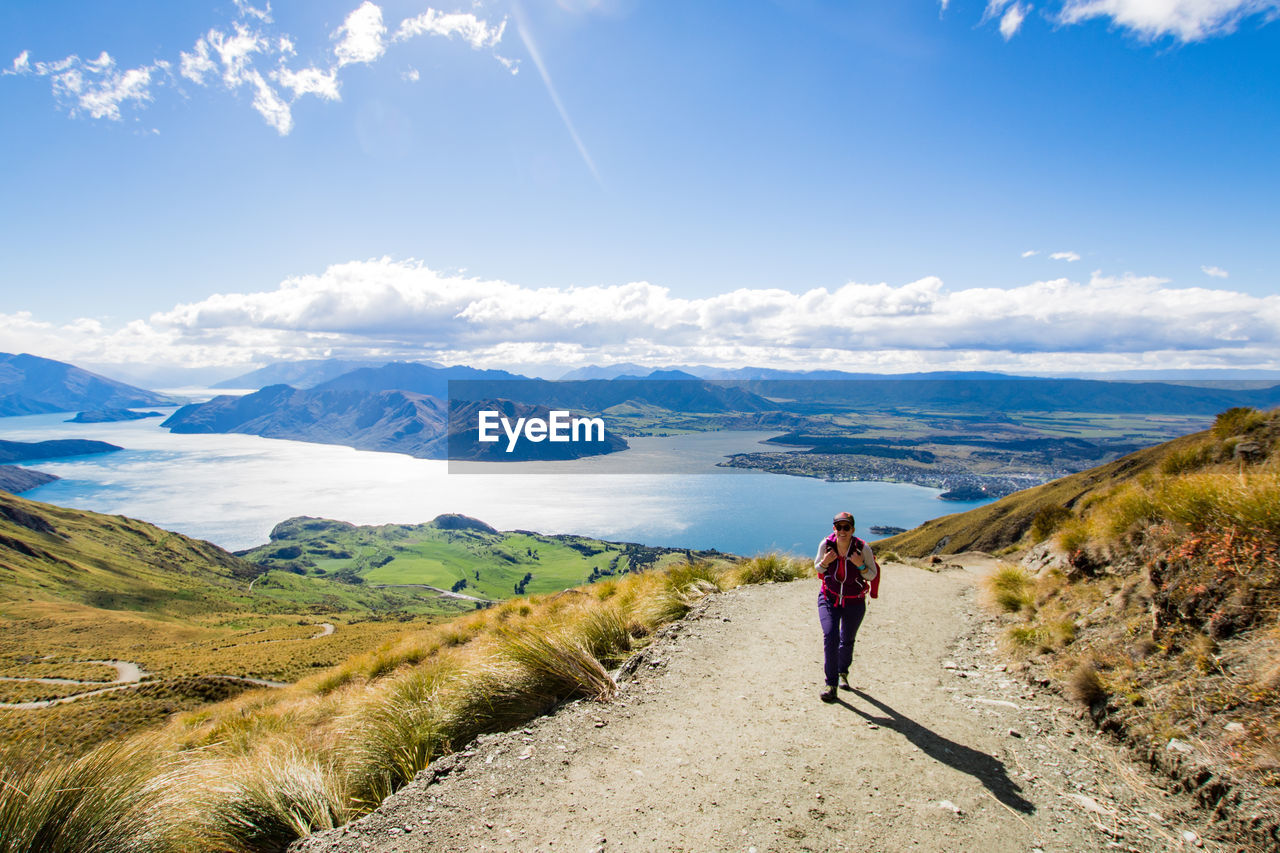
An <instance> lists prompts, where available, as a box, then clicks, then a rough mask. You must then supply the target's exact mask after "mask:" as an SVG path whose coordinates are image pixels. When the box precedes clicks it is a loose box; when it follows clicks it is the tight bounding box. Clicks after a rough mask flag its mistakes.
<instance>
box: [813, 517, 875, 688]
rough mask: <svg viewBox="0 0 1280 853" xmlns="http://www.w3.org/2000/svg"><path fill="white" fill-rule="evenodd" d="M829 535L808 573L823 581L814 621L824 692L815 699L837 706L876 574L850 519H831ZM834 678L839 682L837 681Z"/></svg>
mask: <svg viewBox="0 0 1280 853" xmlns="http://www.w3.org/2000/svg"><path fill="white" fill-rule="evenodd" d="M831 526H832V528H833V532H832V533H831V535H830V536H828V537H826V538H825V539H823V540H822V542H821V543H820V544H819V545H818V556H817V557H815V558H814V560H813V568H814V570H815V571H816V572H817V573H818V576H819V577H820V578H822V590H821V591H820V592H819V593H818V622H819V623H820V624H821V625H822V650H823V655H824V669H825V675H826V681H827V689H826V690H825V691H823V693H822V695H821V696H820V697H819V698H821V699H822V701H823V702H834V701H836V687H837V683H839V684H840V685H843V686H844V688H845V689H846V690H852V689H853V688H852V687H851V686H850V685H849V665H850V664H851V663H853V643H854V641H855V640H856V639H857V637H858V626H859V625H861V624H862V617H863V616H865V615H866V613H867V593H868V592H869V593H871V597H872V598H875V597H876V594H877V592H878V589H877V587H879V585H880V583H879V580H880V571H879V568H878V567H877V565H876V558H875V555H874V554H873V553H871V546H870V545H868V544H867V543H866V542H863V541H862V540H861V539H859V538H858V537H856V536H854V535H853V528H854V522H853V516H852V515H851V514H850V513H847V512H842V513H838V514H837V515H836V517H835V518H833V519H832V520H831ZM837 679H838V681H837Z"/></svg>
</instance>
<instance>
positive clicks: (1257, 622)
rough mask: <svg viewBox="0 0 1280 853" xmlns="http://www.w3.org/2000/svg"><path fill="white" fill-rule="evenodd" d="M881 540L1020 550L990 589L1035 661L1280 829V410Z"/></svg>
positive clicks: (1246, 413)
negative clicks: (1016, 561)
mask: <svg viewBox="0 0 1280 853" xmlns="http://www.w3.org/2000/svg"><path fill="white" fill-rule="evenodd" d="M878 548H879V550H880V552H881V553H884V554H888V553H889V552H891V551H896V552H897V553H899V554H906V555H911V556H914V557H917V558H928V562H938V563H943V564H945V562H946V561H947V559H953V558H949V557H947V556H946V555H950V554H954V553H956V552H959V551H964V550H966V549H971V548H985V549H991V550H996V551H997V552H998V553H1004V554H1006V555H1007V556H1008V558H1009V559H1010V560H1014V559H1019V560H1020V564H1018V565H1015V564H1012V563H1011V564H1009V565H1007V566H1006V567H1005V568H1004V569H1002V570H1001V571H1000V572H998V573H997V575H996V576H995V577H994V578H993V581H992V583H991V585H990V589H989V592H990V596H991V599H992V601H993V602H994V603H995V605H996V606H998V607H999V608H1000V609H1001V610H1003V611H1004V612H1005V613H1006V614H1007V615H1006V616H1005V619H1006V626H1005V630H1004V636H1003V642H1004V644H1005V647H1006V649H1007V650H1008V652H1009V653H1010V654H1011V655H1013V656H1014V657H1015V658H1016V659H1018V660H1019V661H1020V663H1019V664H1018V666H1019V667H1021V668H1023V669H1024V670H1025V671H1026V672H1027V673H1028V675H1029V676H1030V677H1031V678H1033V679H1036V680H1042V681H1043V682H1044V683H1046V684H1054V685H1055V686H1057V688H1058V689H1059V690H1061V691H1062V692H1063V693H1064V694H1066V695H1069V696H1071V697H1073V698H1074V699H1076V700H1077V701H1079V702H1080V703H1081V704H1082V705H1083V706H1085V707H1086V708H1087V709H1088V711H1089V713H1090V715H1091V716H1092V718H1093V720H1094V721H1095V722H1096V723H1097V724H1098V725H1099V726H1100V727H1102V728H1104V729H1106V730H1109V731H1112V732H1114V733H1116V734H1117V735H1119V736H1120V737H1121V738H1122V739H1124V741H1125V742H1127V743H1129V744H1130V745H1131V746H1132V748H1134V749H1135V750H1136V751H1137V752H1138V754H1140V755H1142V756H1144V757H1145V758H1146V759H1147V760H1149V761H1150V762H1151V763H1152V764H1153V765H1155V766H1158V767H1161V768H1164V769H1165V770H1167V771H1168V772H1170V773H1171V774H1173V775H1174V776H1175V778H1178V779H1180V780H1181V781H1182V783H1183V784H1184V785H1186V786H1188V789H1190V790H1194V791H1196V793H1197V796H1198V797H1199V798H1200V799H1201V801H1202V802H1203V803H1204V804H1205V805H1206V806H1208V807H1211V808H1215V809H1217V810H1218V811H1219V812H1221V813H1232V814H1235V815H1237V816H1245V817H1247V816H1248V815H1249V814H1254V815H1256V819H1254V824H1256V825H1257V826H1261V827H1266V828H1267V829H1266V832H1267V833H1272V834H1271V835H1268V836H1267V837H1268V838H1270V839H1271V843H1273V844H1274V843H1280V795H1278V794H1277V790H1280V410H1277V411H1272V412H1270V413H1263V412H1259V411H1257V410H1254V409H1249V408H1242V407H1240V408H1233V409H1229V410H1227V411H1225V412H1222V413H1221V414H1219V415H1218V417H1217V419H1216V421H1215V424H1214V427H1213V428H1212V429H1211V430H1208V431H1206V432H1202V433H1197V434H1195V435H1190V436H1186V437H1184V438H1181V439H1178V440H1176V441H1173V442H1169V443H1167V444H1164V445H1160V446H1157V447H1152V448H1148V449H1147V450H1143V451H1139V452H1138V453H1134V454H1131V455H1129V456H1126V457H1124V458H1123V459H1119V460H1117V461H1115V462H1113V463H1111V464H1109V465H1105V466H1102V467H1101V468H1098V469H1094V470H1091V471H1088V472H1083V473H1081V474H1078V475H1075V476H1072V477H1068V478H1064V479H1063V480H1060V481H1057V482H1054V483H1049V484H1046V485H1044V486H1041V487H1038V488H1035V489H1028V490H1026V491H1025V492H1021V493H1017V494H1014V495H1010V496H1009V497H1007V498H1005V499H1003V500H1001V501H997V502H996V503H994V504H991V505H988V506H985V507H982V508H979V509H977V510H973V511H970V512H967V513H963V514H957V515H954V516H948V517H946V518H943V519H938V520H935V521H933V522H929V523H928V524H925V525H922V526H921V527H920V528H917V529H916V530H914V531H910V532H907V533H903V534H900V535H898V536H894V537H891V538H890V539H886V540H882V541H881V542H880V543H878ZM940 555H941V556H940ZM1242 819H1244V818H1242Z"/></svg>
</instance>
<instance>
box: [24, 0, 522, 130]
mask: <svg viewBox="0 0 1280 853" xmlns="http://www.w3.org/2000/svg"><path fill="white" fill-rule="evenodd" d="M234 5H235V8H236V12H237V14H236V19H235V20H234V21H233V22H232V24H231V27H230V28H229V29H227V28H219V27H213V28H211V29H209V30H208V31H207V32H206V33H205V34H204V35H202V36H200V37H198V38H197V39H196V41H195V43H194V45H193V46H192V48H191V50H190V51H189V52H188V51H179V52H178V60H177V62H176V72H177V75H178V76H177V77H175V75H174V69H173V64H171V63H170V62H168V61H166V60H159V59H158V60H155V61H153V62H152V63H150V64H148V65H142V66H138V67H135V68H129V69H124V70H122V69H120V68H118V67H117V64H116V61H115V60H114V59H113V58H112V57H111V56H110V55H109V54H108V53H107V52H105V51H103V52H102V53H101V54H100V55H99V57H98V58H97V59H93V60H88V61H85V60H81V59H80V58H79V57H78V56H75V55H72V56H68V57H66V58H65V59H62V60H58V61H55V62H35V63H33V62H32V61H31V54H30V51H26V50H24V51H22V52H21V53H20V54H18V56H17V57H15V58H14V60H13V62H12V64H11V67H10V68H6V69H2V70H0V75H3V76H20V75H32V76H39V77H48V78H50V80H51V83H52V88H53V94H54V97H55V98H56V99H57V100H58V101H59V103H60V104H62V105H63V106H64V107H65V108H66V109H67V110H68V112H70V113H71V114H72V115H77V114H80V113H87V114H88V115H90V116H92V117H94V118H106V119H116V120H118V119H119V118H120V117H121V107H122V106H123V105H125V104H129V105H131V106H134V107H140V106H142V105H144V104H146V103H148V102H150V101H152V100H153V89H154V86H155V84H157V83H159V82H165V81H168V82H171V83H180V82H181V80H186V81H190V82H192V83H195V84H198V85H200V86H206V87H208V86H215V87H216V86H217V85H218V84H221V88H223V89H225V90H226V91H233V92H234V91H237V90H239V89H241V88H248V89H249V91H250V92H251V93H252V99H251V104H252V106H253V108H254V109H255V110H256V111H257V112H258V113H259V114H260V115H261V116H262V117H263V119H264V120H265V121H266V122H267V124H268V125H270V126H271V127H273V128H275V130H276V131H277V132H278V133H280V134H281V135H282V136H283V135H286V134H288V133H289V132H290V131H291V130H292V129H293V116H292V109H291V104H292V102H294V101H296V100H297V99H298V98H300V97H302V96H303V95H315V96H317V97H319V98H322V99H324V100H328V101H340V100H341V96H340V81H339V79H338V73H339V71H340V69H342V68H343V67H345V66H347V65H352V64H358V63H363V64H370V63H374V62H376V61H378V60H379V59H380V58H382V56H383V55H384V54H385V53H386V50H387V47H388V45H389V44H390V42H389V41H388V39H387V28H386V26H385V25H384V23H383V19H382V9H381V8H380V7H379V6H378V5H376V4H375V3H373V2H370V0H365V2H363V3H361V4H360V5H359V6H358V7H357V8H356V9H354V10H353V11H352V12H351V13H350V14H348V15H347V17H346V19H345V20H344V21H343V23H342V25H341V26H340V27H339V28H338V29H337V31H335V32H334V33H333V34H332V35H331V41H332V51H333V62H332V64H331V65H330V66H329V67H327V68H325V67H321V66H318V65H316V64H314V63H309V64H306V65H305V67H302V68H292V67H289V66H287V65H286V64H285V61H286V60H287V59H289V58H291V57H296V56H297V55H298V47H297V45H296V43H295V42H294V39H293V38H292V37H291V36H289V35H288V34H285V33H273V32H271V25H273V24H274V20H273V18H272V16H271V6H270V4H269V3H267V4H264V6H263V8H258V7H256V6H253V5H251V4H250V3H249V2H248V1H247V0H235V4H234ZM505 29H506V20H505V19H503V20H502V21H500V22H499V23H497V24H490V23H488V22H486V21H484V20H482V19H480V18H477V17H476V16H475V15H473V14H466V13H455V14H444V13H440V12H437V11H435V10H432V9H428V10H427V12H425V13H424V14H422V15H418V16H417V17H414V18H409V19H406V20H405V21H404V22H403V23H402V24H401V25H400V28H399V30H398V32H397V36H396V39H395V41H405V40H408V39H410V38H413V37H416V36H419V35H431V36H441V37H445V38H460V39H462V40H463V41H465V42H466V43H468V44H470V45H471V46H472V47H473V48H475V49H477V50H479V49H489V50H490V51H491V52H492V48H494V47H495V46H496V45H497V44H498V43H499V42H500V41H501V39H502V34H503V32H504V30H505ZM493 56H494V58H496V59H497V60H498V61H499V62H501V63H502V64H503V66H504V67H506V68H507V69H508V70H510V71H511V72H512V73H513V74H514V73H516V72H517V71H518V70H519V69H518V63H517V62H515V61H514V60H510V59H507V58H505V57H502V56H498V55H497V54H496V53H495V54H493ZM256 63H262V64H263V65H266V64H267V63H273V64H274V65H275V67H274V68H263V69H261V70H260V69H259V68H258V67H256ZM401 76H402V78H403V79H405V80H417V79H419V78H420V76H421V75H420V72H418V71H417V69H410V70H409V71H408V72H405V73H404V74H402V75H401ZM179 78H180V79H179ZM273 83H274V84H275V85H273ZM277 86H278V87H279V88H278V89H277V88H276V87H277ZM282 92H283V93H284V94H282Z"/></svg>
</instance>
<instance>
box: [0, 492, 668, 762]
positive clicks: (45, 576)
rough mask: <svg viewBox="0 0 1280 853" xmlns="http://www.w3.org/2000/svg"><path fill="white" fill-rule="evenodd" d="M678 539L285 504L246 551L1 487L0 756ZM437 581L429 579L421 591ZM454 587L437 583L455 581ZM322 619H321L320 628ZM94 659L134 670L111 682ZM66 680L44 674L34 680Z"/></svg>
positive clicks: (308, 668) (355, 648) (311, 668)
mask: <svg viewBox="0 0 1280 853" xmlns="http://www.w3.org/2000/svg"><path fill="white" fill-rule="evenodd" d="M689 556H690V555H688V554H687V553H686V552H683V551H677V550H674V549H655V548H648V547H645V546H640V545H634V544H628V543H611V542H602V541H599V540H595V539H589V538H586V537H579V536H542V535H539V534H536V533H531V532H528V531H514V532H507V533H499V532H498V531H496V530H494V529H493V528H492V527H490V526H489V525H487V524H485V523H483V522H480V521H476V520H474V519H469V518H465V517H463V516H454V515H449V516H441V517H439V518H437V519H435V520H434V521H433V522H430V523H428V524H422V525H383V526H380V527H356V526H355V525H351V524H347V523H345V522H340V521H330V520H325V519H310V518H297V519H290V520H289V521H286V522H282V523H281V524H279V525H277V527H276V529H275V530H274V531H273V532H272V541H271V543H269V544H268V545H264V546H262V547H260V548H256V549H252V550H251V551H249V552H246V553H245V555H243V556H238V555H235V554H231V553H228V552H227V551H224V550H223V549H221V548H218V547H217V546H215V545H213V544H211V543H209V542H205V541H201V540H197V539H192V538H190V537H187V536H183V535H181V534H178V533H173V532H171V531H167V530H163V529H161V528H158V527H156V526H154V525H151V524H147V523H146V522H142V521H137V520H135V519H131V518H126V517H124V516H111V515H103V514H100V513H93V512H85V511H81V510H75V509H68V508H65V507H59V506H54V505H51V504H45V503H39V502H36V501H31V500H25V499H23V498H19V497H15V496H13V495H10V494H8V493H4V492H0V677H3V678H4V679H23V680H0V754H2V753H3V752H4V746H5V744H6V743H7V744H9V745H17V746H19V748H25V747H24V746H21V745H22V744H23V743H24V738H25V737H26V736H27V735H29V734H30V733H32V732H33V731H36V730H38V731H40V732H41V736H42V737H41V742H42V743H43V744H44V746H45V748H47V749H49V750H51V751H52V752H53V753H74V752H78V751H81V750H83V749H85V748H86V747H87V746H90V745H92V744H94V743H97V742H99V741H101V740H103V739H106V738H110V737H114V736H116V735H119V734H121V733H124V732H128V731H132V730H135V729H138V728H143V727H146V726H149V725H153V724H154V723H156V722H159V721H161V720H163V719H165V718H167V717H168V716H170V715H171V714H173V713H174V712H177V711H183V710H194V709H197V708H201V707H203V706H205V705H207V704H208V703H209V702H211V701H216V700H220V699H224V698H227V697H228V696H233V695H236V694H238V693H240V692H242V691H243V690H245V689H247V688H250V687H252V686H253V682H251V681H249V680H248V679H256V680H265V681H271V682H293V681H296V680H298V679H301V678H304V677H306V676H308V675H310V674H312V673H315V672H318V671H322V670H324V669H327V668H329V667H332V666H335V665H337V664H339V663H340V662H342V661H344V660H347V659H348V658H350V657H351V656H352V655H360V654H363V653H366V652H369V651H371V650H373V649H375V648H377V647H378V646H380V645H382V644H385V643H387V642H389V641H390V640H392V639H393V638H395V637H398V636H400V635H401V634H403V633H404V632H405V631H408V630H413V629H414V628H421V627H423V626H426V625H430V624H435V623H436V622H439V621H440V620H442V619H444V618H447V617H450V616H456V615H458V614H461V613H468V612H471V611H474V610H475V609H476V608H477V607H480V606H483V604H485V603H487V602H488V601H490V600H497V599H507V598H511V597H513V596H516V595H522V594H533V593H546V592H559V591H561V590H564V589H566V588H568V587H574V586H579V585H581V584H584V583H588V582H590V581H594V580H597V579H599V578H606V577H610V576H616V575H621V574H624V573H628V572H634V571H637V570H640V569H642V568H648V567H653V566H657V565H663V566H665V565H668V564H670V563H672V562H680V561H685V560H686V559H687V558H688V557H689ZM433 588H434V589H433ZM455 588H456V590H457V591H458V592H460V593H462V595H465V596H471V597H474V598H475V599H479V601H477V600H472V599H471V598H463V597H458V596H455V595H451V594H444V595H442V594H441V592H440V590H446V591H448V590H452V589H455ZM325 625H328V626H332V629H329V628H324V627H322V626H325ZM101 661H126V662H129V663H133V664H136V665H137V666H138V667H139V668H141V669H142V670H143V671H144V673H145V675H144V677H143V680H142V682H141V683H140V684H139V685H137V686H133V687H129V688H126V689H123V690H115V691H112V692H109V693H102V694H100V695H95V696H93V697H91V698H86V699H81V700H78V701H74V702H71V703H68V704H61V705H56V706H53V707H45V708H14V707H3V706H5V705H15V704H21V703H28V702H34V701H48V700H56V699H61V698H66V697H70V696H74V695H77V694H80V693H87V692H90V691H94V690H97V689H99V688H101V687H104V686H108V682H112V681H114V680H115V678H116V672H115V670H114V669H112V668H111V667H109V666H107V665H105V664H103V663H94V662H101ZM48 678H56V679H67V680H71V681H80V682H85V683H80V684H59V683H51V682H48V681H36V680H34V679H48Z"/></svg>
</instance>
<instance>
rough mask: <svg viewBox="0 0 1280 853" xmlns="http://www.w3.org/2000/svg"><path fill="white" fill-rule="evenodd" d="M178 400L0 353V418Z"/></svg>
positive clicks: (49, 363)
mask: <svg viewBox="0 0 1280 853" xmlns="http://www.w3.org/2000/svg"><path fill="white" fill-rule="evenodd" d="M175 402H176V401H175V400H173V399H172V398H170V397H166V396H164V395H162V394H157V393H155V392H154V391H147V390H144V389H142V388H135V387H134V386H132V385H126V384H125V383H123V382H117V381H115V380H114V379H108V378H107V377H105V376H99V375H98V374H96V373H90V372H89V371H87V370H84V369H82V368H79V367H76V366H74V365H71V364H66V363H64V362H61V361H53V360H52V359H48V358H40V357H39V356H34V355H27V354H26V353H23V354H21V355H12V354H10V353H0V417H7V416H11V415H38V414H45V413H48V412H75V411H80V410H84V409H130V408H136V407H141V406H172V405H174V404H175Z"/></svg>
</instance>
